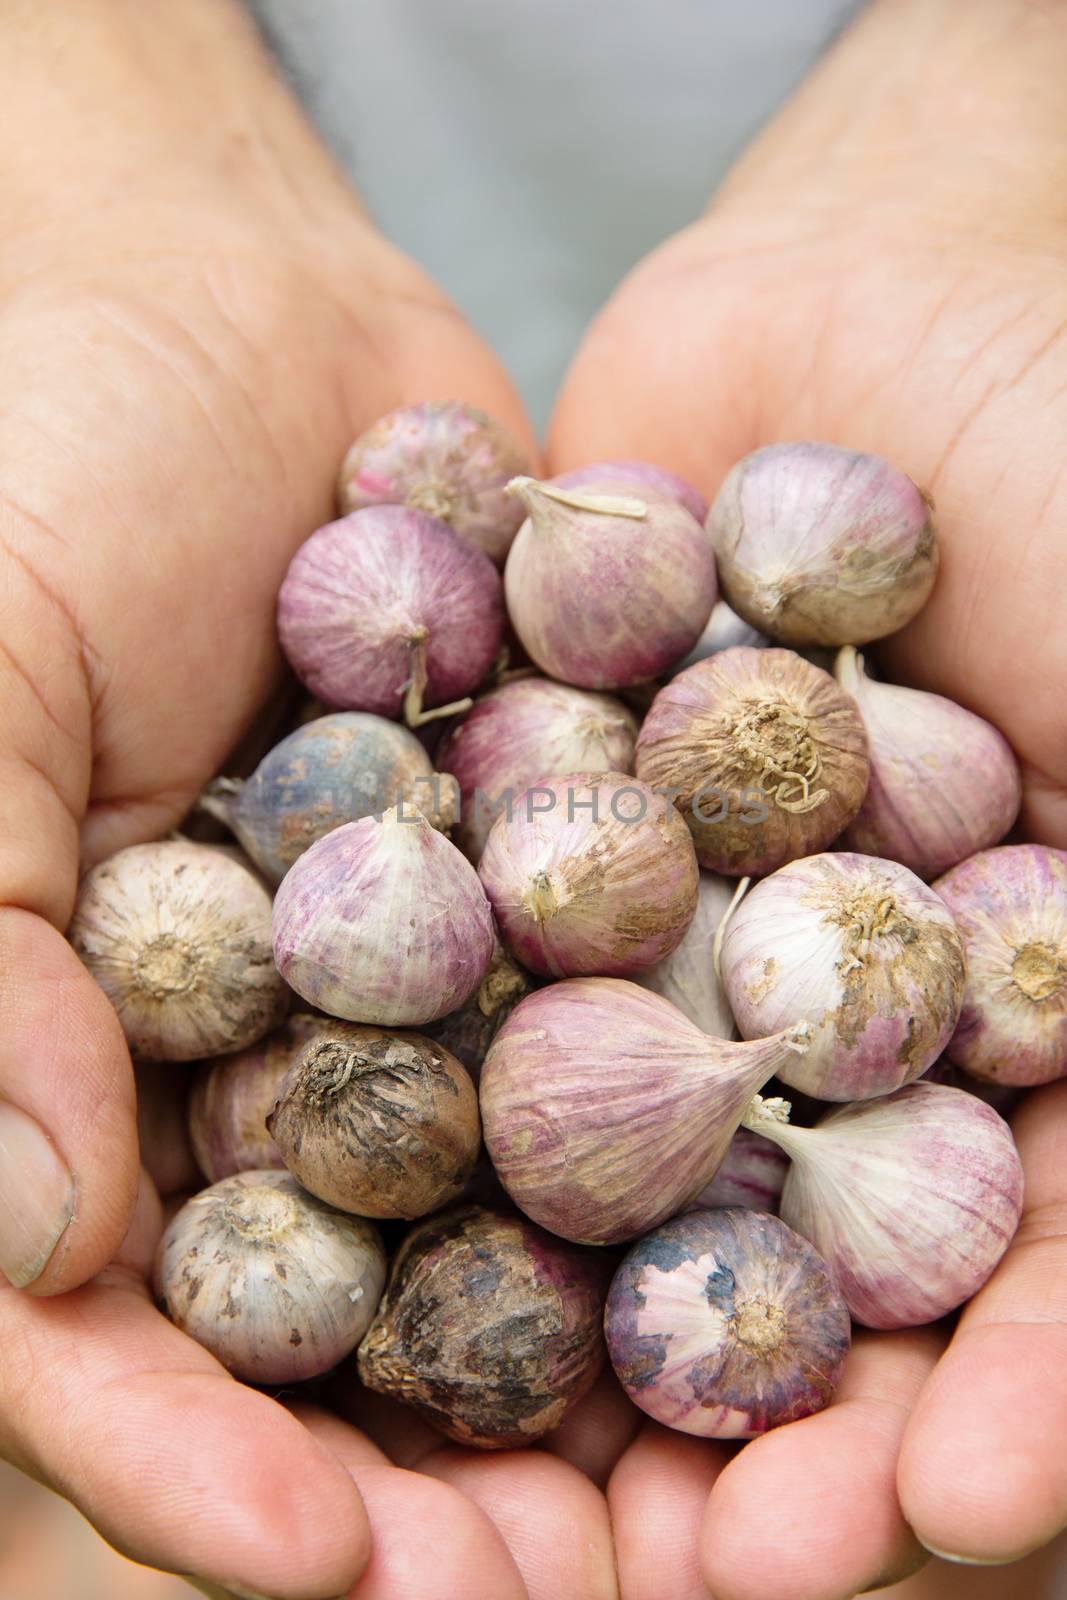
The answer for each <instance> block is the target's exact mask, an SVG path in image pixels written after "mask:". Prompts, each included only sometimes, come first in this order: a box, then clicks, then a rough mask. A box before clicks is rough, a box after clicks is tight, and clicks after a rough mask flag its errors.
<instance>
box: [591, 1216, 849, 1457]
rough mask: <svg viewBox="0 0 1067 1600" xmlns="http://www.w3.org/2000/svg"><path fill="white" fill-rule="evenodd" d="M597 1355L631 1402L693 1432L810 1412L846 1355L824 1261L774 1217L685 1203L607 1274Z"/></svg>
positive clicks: (750, 1433)
mask: <svg viewBox="0 0 1067 1600" xmlns="http://www.w3.org/2000/svg"><path fill="white" fill-rule="evenodd" d="M604 1331H605V1333H606V1335H607V1342H608V1355H609V1356H610V1358H611V1364H612V1366H613V1367H614V1368H615V1371H616V1372H617V1373H618V1375H619V1378H620V1380H621V1382H622V1385H623V1388H624V1389H625V1390H626V1392H627V1394H628V1395H629V1396H630V1399H631V1400H632V1401H633V1402H634V1404H635V1405H636V1406H640V1408H641V1410H642V1411H645V1412H647V1413H648V1415H649V1416H650V1417H654V1418H655V1420H656V1421H657V1422H662V1423H664V1424H665V1425H666V1426H667V1427H668V1428H676V1429H677V1430H678V1431H679V1432H680V1433H691V1434H696V1435H697V1436H698V1437H700V1438H703V1439H751V1438H753V1437H754V1436H755V1435H756V1434H760V1433H766V1432H767V1430H768V1428H777V1427H779V1426H780V1425H781V1424H782V1423H783V1422H794V1421H796V1420H797V1419H798V1418H799V1417H807V1416H810V1415H811V1414H812V1413H813V1412H815V1411H821V1410H822V1409H823V1407H824V1406H827V1405H829V1403H830V1401H831V1400H832V1399H833V1396H834V1391H835V1389H836V1388H837V1384H838V1380H839V1379H840V1376H841V1369H842V1366H843V1364H844V1360H845V1356H846V1355H847V1354H848V1349H849V1343H850V1338H851V1330H850V1327H849V1316H848V1308H847V1307H846V1305H845V1303H844V1301H843V1300H842V1298H841V1296H840V1295H839V1294H838V1292H837V1290H836V1289H835V1287H834V1284H833V1280H832V1279H831V1277H830V1274H829V1272H828V1271H827V1268H826V1263H825V1262H824V1261H823V1260H822V1259H821V1258H820V1257H819V1256H817V1255H816V1253H815V1251H814V1250H813V1249H812V1248H811V1246H810V1245H809V1244H808V1243H807V1241H806V1240H804V1239H802V1238H801V1237H800V1235H799V1234H796V1233H794V1232H793V1230H792V1229H791V1228H788V1227H786V1225H785V1223H784V1222H780V1221H779V1220H778V1218H777V1217H770V1216H765V1215H764V1214H763V1213H762V1212H758V1211H745V1210H742V1209H740V1208H727V1209H725V1210H722V1211H691V1212H689V1213H688V1215H686V1216H683V1217H675V1218H674V1219H673V1221H671V1222H667V1223H665V1224H664V1225H663V1227H662V1228H657V1229H656V1231H655V1232H654V1233H650V1234H648V1235H647V1236H646V1237H645V1238H644V1239H640V1240H639V1241H638V1242H637V1244H635V1245H634V1246H633V1247H632V1249H631V1250H630V1251H629V1253H628V1254H627V1256H626V1257H625V1259H624V1260H623V1263H622V1265H621V1266H620V1267H619V1270H618V1272H616V1274H615V1278H614V1281H613V1282H612V1285H611V1289H610V1291H609V1294H608V1304H607V1310H606V1311H605V1314H604Z"/></svg>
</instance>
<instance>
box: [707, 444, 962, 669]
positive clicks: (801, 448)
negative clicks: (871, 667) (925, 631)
mask: <svg viewBox="0 0 1067 1600" xmlns="http://www.w3.org/2000/svg"><path fill="white" fill-rule="evenodd" d="M931 504H932V503H931V501H930V500H929V498H928V497H927V496H926V495H924V494H923V492H922V490H921V489H919V488H918V487H917V486H916V485H915V484H914V483H913V482H912V480H911V479H910V478H909V477H907V476H906V475H905V474H904V473H903V472H899V471H898V470H897V469H896V468H895V467H891V466H890V465H889V462H888V461H883V460H882V458H881V457H880V456H874V455H864V454H861V453H860V452H859V451H858V450H845V449H842V448H841V447H840V446H839V445H834V444H815V443H809V444H775V445H767V446H765V447H764V448H763V449H762V450H754V451H753V452H752V453H751V455H747V456H745V457H744V458H743V459H742V460H741V461H739V462H738V463H737V465H736V466H735V467H734V468H733V469H732V470H731V471H730V472H729V473H728V474H727V477H726V479H725V482H724V483H723V485H722V488H721V489H720V490H719V493H718V495H717V496H716V499H715V503H714V504H713V506H712V508H711V510H710V512H709V513H708V524H707V526H708V532H709V533H710V535H711V540H712V544H713V545H714V547H715V559H716V563H717V566H718V571H719V581H720V583H721V584H722V591H723V594H724V596H725V598H726V599H727V600H728V601H729V603H730V605H731V606H732V607H733V609H734V610H735V611H736V612H737V613H738V615H739V616H741V617H743V618H744V619H745V621H746V622H748V623H750V624H751V625H752V627H754V628H758V629H759V630H760V632H761V633H766V634H769V635H770V637H771V638H772V639H777V640H778V641H779V643H781V644H791V645H812V644H816V645H837V644H865V643H866V642H867V640H869V639H881V638H883V637H884V636H885V635H886V634H888V633H895V632H896V631H897V629H898V628H902V627H903V626H904V624H905V623H906V622H910V621H911V619H912V617H914V616H915V615H916V614H917V613H918V612H919V611H921V610H922V608H923V606H924V605H925V604H926V601H927V600H928V599H929V596H930V591H931V589H932V588H933V585H934V579H935V578H936V576H937V563H938V553H937V543H936V541H935V538H934V528H933V522H932V520H931Z"/></svg>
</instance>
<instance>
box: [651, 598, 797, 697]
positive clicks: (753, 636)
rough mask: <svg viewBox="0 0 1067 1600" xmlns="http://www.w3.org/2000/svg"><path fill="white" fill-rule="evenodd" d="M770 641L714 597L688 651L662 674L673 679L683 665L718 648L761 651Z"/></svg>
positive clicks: (704, 656) (687, 664) (724, 602)
mask: <svg viewBox="0 0 1067 1600" xmlns="http://www.w3.org/2000/svg"><path fill="white" fill-rule="evenodd" d="M770 642H771V641H770V640H769V639H768V638H767V637H766V635H765V634H762V633H760V631H759V629H758V628H750V627H749V625H748V623H747V622H745V621H743V620H742V618H741V617H739V616H738V615H737V612H736V611H731V609H730V607H729V606H728V605H727V604H726V601H725V600H716V602H715V604H714V606H713V607H712V612H711V616H710V617H709V618H708V625H707V627H706V628H705V629H704V632H703V633H702V634H701V635H700V638H699V639H698V640H697V642H696V644H695V645H694V646H693V648H692V650H690V652H689V654H688V655H687V656H683V657H682V659H681V661H679V662H678V664H677V666H675V667H672V668H671V671H670V672H669V673H666V674H665V676H666V677H668V678H676V677H677V676H678V674H679V673H680V672H684V671H685V669H686V667H691V666H693V665H695V663H696V662H698V661H706V660H707V658H708V656H715V655H718V653H719V651H720V650H730V649H733V648H734V646H736V645H739V644H741V645H748V646H749V647H750V648H751V649H753V650H761V649H764V648H765V647H766V646H767V645H769V644H770Z"/></svg>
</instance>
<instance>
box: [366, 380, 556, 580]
mask: <svg viewBox="0 0 1067 1600" xmlns="http://www.w3.org/2000/svg"><path fill="white" fill-rule="evenodd" d="M528 471H529V462H528V461H527V459H526V455H525V452H524V451H523V450H521V449H520V448H519V446H518V445H517V444H516V442H515V440H514V439H512V437H511V435H510V434H508V433H507V432H505V430H504V429H503V428H502V427H501V426H500V424H499V423H498V422H494V421H493V419H492V418H491V417H487V416H486V414H485V412H484V411H478V410H476V409H475V407H474V406H468V405H461V404H460V402H459V401H457V400H436V401H435V400H429V401H424V402H423V403H422V404H421V405H414V406H402V407H401V408H400V409H399V410H398V411H390V412H389V414H388V415H387V416H384V417H382V418H381V420H380V421H378V422H376V423H375V424H374V426H373V427H372V428H368V429H367V431H366V432H365V433H361V434H360V436H359V438H358V439H357V440H356V442H355V444H353V445H352V447H351V448H350V449H349V451H348V454H347V455H346V456H345V459H344V462H343V464H342V467H341V481H340V484H339V488H338V494H339V499H340V502H341V509H342V511H358V510H360V509H361V508H362V507H364V506H374V505H382V504H385V503H389V504H393V505H404V506H409V507H411V509H412V510H414V511H425V512H428V514H429V515H430V516H431V517H440V519H441V521H442V522H447V523H449V524H450V525H451V526H452V527H453V528H454V529H455V530H456V532H457V533H458V534H461V535H462V536H463V537H464V538H465V539H468V540H469V541H470V543H471V544H473V545H476V546H477V547H478V549H480V550H484V551H485V553H486V555H488V556H491V557H492V559H493V560H494V561H495V562H496V563H497V565H498V566H503V564H504V557H505V556H506V555H507V553H508V547H509V546H510V544H511V541H512V539H513V538H514V537H515V534H516V531H517V530H518V526H519V523H520V522H521V521H522V507H521V506H519V505H517V504H516V503H515V501H514V500H513V499H512V498H511V497H510V496H509V495H507V494H506V493H505V489H506V487H507V484H508V483H509V482H510V480H511V479H512V478H514V477H515V475H516V473H520V472H528Z"/></svg>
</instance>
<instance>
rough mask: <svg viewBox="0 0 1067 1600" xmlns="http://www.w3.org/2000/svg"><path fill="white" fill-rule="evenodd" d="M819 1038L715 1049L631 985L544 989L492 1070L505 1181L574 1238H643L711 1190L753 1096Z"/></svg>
mask: <svg viewBox="0 0 1067 1600" xmlns="http://www.w3.org/2000/svg"><path fill="white" fill-rule="evenodd" d="M807 1034H808V1030H807V1028H806V1027H804V1026H801V1027H798V1028H794V1029H791V1030H789V1031H788V1032H787V1033H785V1034H782V1035H781V1036H780V1037H779V1038H777V1039H761V1040H758V1041H756V1042H755V1043H751V1044H747V1043H746V1044H735V1043H733V1042H731V1041H729V1040H726V1039H712V1038H709V1037H708V1036H707V1035H706V1034H702V1033H701V1032H700V1030H699V1029H698V1028H695V1027H694V1026H693V1024H692V1023H691V1022H690V1021H689V1020H688V1019H687V1018H686V1017H684V1016H683V1015H682V1014H681V1012H680V1011H677V1010H676V1009H675V1008H674V1006H672V1005H671V1004H670V1002H669V1001H667V1000H664V999H662V997H661V996H660V995H657V994H650V993H649V992H648V991H647V990H646V989H640V988H638V986H637V985H636V984H634V983H627V982H625V981H624V980H622V979H618V978H573V979H570V980H568V981H566V982H563V983H555V984H552V985H551V986H550V987H549V988H547V989H540V990H538V991H537V992H536V993H535V994H531V995H528V996H527V998H526V999H525V1000H522V1001H520V1003H519V1004H518V1005H517V1006H516V1007H515V1010H514V1011H513V1012H512V1013H511V1016H510V1017H509V1018H508V1020H507V1022H506V1023H505V1024H504V1026H503V1027H502V1028H501V1030H500V1032H499V1033H498V1034H497V1036H496V1038H495V1039H494V1041H493V1044H492V1046H491V1048H490V1051H489V1054H488V1056H487V1057H486V1062H485V1067H484V1069H483V1071H482V1082H481V1105H482V1126H483V1130H484V1133H485V1142H486V1146H487V1148H488V1150H489V1154H490V1157H491V1158H492V1161H493V1165H494V1166H495V1168H496V1171H497V1176H498V1177H499V1178H500V1181H501V1183H502V1184H503V1185H504V1187H505V1189H507V1191H508V1193H509V1194H510V1195H511V1198H512V1199H513V1200H514V1201H515V1203H516V1205H518V1206H520V1207H521V1209H522V1210H523V1211H524V1212H525V1213H526V1215H527V1216H529V1217H532V1218H533V1220H534V1221H535V1222H539V1223H540V1224H541V1225H542V1226H543V1227H546V1228H550V1229H551V1231H552V1232H553V1233H558V1234H560V1235H561V1237H562V1238H564V1239H574V1240H575V1241H577V1242H578V1243H581V1244H617V1243H619V1242H620V1241H621V1240H624V1239H632V1238H634V1237H635V1236H636V1235H637V1234H640V1233H644V1232H647V1230H648V1229H649V1228H654V1227H655V1226H656V1224H657V1223H659V1222H662V1221H663V1220H664V1218H666V1217H669V1216H671V1215H672V1214H673V1213H674V1212H676V1211H679V1210H680V1209H682V1208H683V1207H684V1206H685V1205H687V1204H688V1203H689V1202H690V1201H692V1199H693V1198H694V1196H695V1195H697V1194H699V1193H700V1191H701V1190H702V1189H703V1188H704V1186H705V1184H707V1183H708V1182H710V1180H711V1178H712V1176H713V1174H714V1173H715V1171H716V1169H717V1168H718V1166H719V1163H720V1162H721V1161H722V1159H723V1156H724V1155H725V1154H726V1149H727V1146H728V1145H729V1143H730V1140H731V1138H732V1137H733V1134H734V1132H735V1130H736V1128H737V1127H738V1124H739V1123H740V1121H741V1117H742V1114H743V1112H744V1110H745V1108H746V1106H747V1105H748V1103H749V1101H750V1100H751V1098H752V1096H753V1095H754V1094H755V1093H756V1091H757V1090H758V1089H759V1088H760V1087H761V1086H762V1085H763V1084H765V1083H766V1082H767V1080H768V1078H770V1077H772V1076H773V1075H774V1074H775V1073H776V1072H779V1073H780V1072H781V1070H782V1067H783V1065H784V1064H785V1063H786V1061H788V1060H789V1059H790V1058H791V1057H792V1055H793V1053H794V1052H795V1051H800V1050H803V1049H804V1048H805V1041H806V1039H807Z"/></svg>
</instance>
